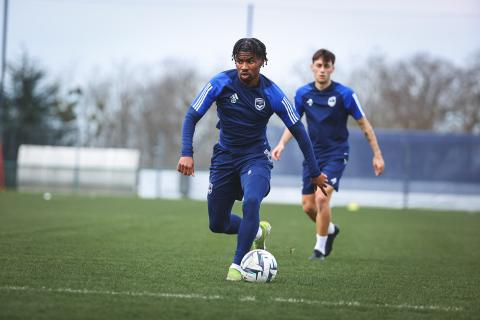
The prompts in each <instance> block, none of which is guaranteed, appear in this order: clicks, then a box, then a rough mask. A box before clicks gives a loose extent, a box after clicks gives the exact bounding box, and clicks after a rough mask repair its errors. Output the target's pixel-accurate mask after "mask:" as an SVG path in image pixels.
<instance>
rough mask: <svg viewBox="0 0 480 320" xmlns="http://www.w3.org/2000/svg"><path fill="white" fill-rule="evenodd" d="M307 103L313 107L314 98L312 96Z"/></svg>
mask: <svg viewBox="0 0 480 320" xmlns="http://www.w3.org/2000/svg"><path fill="white" fill-rule="evenodd" d="M307 104H308V106H309V107H311V106H312V105H313V100H312V98H310V99H308V100H307Z"/></svg>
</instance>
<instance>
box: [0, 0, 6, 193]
mask: <svg viewBox="0 0 480 320" xmlns="http://www.w3.org/2000/svg"><path fill="white" fill-rule="evenodd" d="M7 26H8V0H3V36H2V69H1V71H0V191H1V190H3V188H4V187H5V175H4V161H3V120H4V109H5V104H4V100H5V99H4V94H3V88H4V82H5V67H6V61H7Z"/></svg>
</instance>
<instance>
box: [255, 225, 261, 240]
mask: <svg viewBox="0 0 480 320" xmlns="http://www.w3.org/2000/svg"><path fill="white" fill-rule="evenodd" d="M262 232H263V231H262V228H260V227H258V231H257V235H256V236H255V240H258V239H260V237H261V236H262Z"/></svg>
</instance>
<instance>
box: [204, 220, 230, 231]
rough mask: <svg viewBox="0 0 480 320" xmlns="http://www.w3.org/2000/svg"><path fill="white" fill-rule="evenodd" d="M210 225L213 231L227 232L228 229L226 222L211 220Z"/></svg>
mask: <svg viewBox="0 0 480 320" xmlns="http://www.w3.org/2000/svg"><path fill="white" fill-rule="evenodd" d="M208 227H209V228H210V231H212V232H213V233H225V231H227V226H226V225H225V224H224V223H216V222H210V224H209V226H208Z"/></svg>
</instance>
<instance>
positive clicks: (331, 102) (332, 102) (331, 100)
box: [327, 96, 337, 108]
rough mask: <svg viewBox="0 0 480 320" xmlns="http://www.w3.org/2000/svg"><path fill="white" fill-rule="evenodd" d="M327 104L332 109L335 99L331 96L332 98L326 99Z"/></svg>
mask: <svg viewBox="0 0 480 320" xmlns="http://www.w3.org/2000/svg"><path fill="white" fill-rule="evenodd" d="M327 103H328V105H329V106H330V107H332V108H333V107H334V106H335V104H336V103H337V97H335V96H333V97H330V98H328V102H327Z"/></svg>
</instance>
